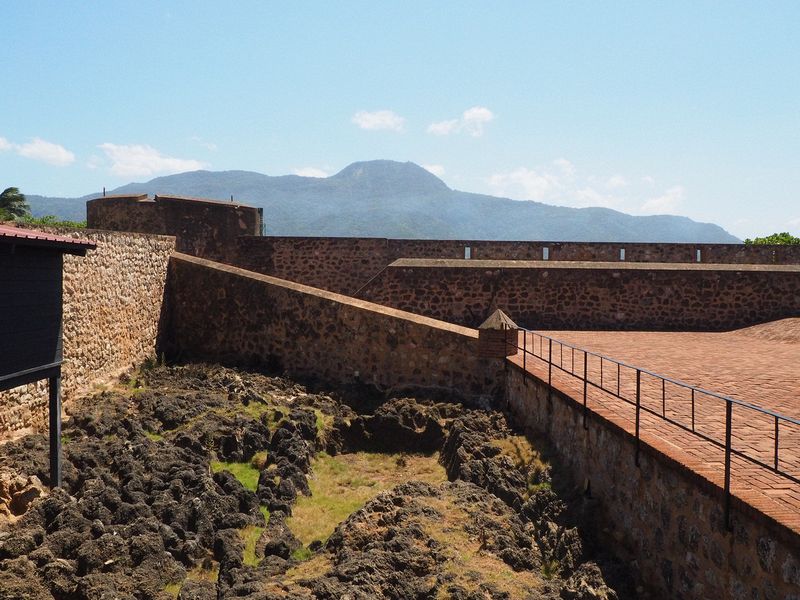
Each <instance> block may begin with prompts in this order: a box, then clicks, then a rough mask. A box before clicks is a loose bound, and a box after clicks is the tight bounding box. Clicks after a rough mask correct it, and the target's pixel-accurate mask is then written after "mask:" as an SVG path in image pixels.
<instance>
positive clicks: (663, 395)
mask: <svg viewBox="0 0 800 600" xmlns="http://www.w3.org/2000/svg"><path fill="white" fill-rule="evenodd" d="M661 416H662V418H664V419H666V418H667V380H666V379H664V378H663V377H662V378H661Z"/></svg>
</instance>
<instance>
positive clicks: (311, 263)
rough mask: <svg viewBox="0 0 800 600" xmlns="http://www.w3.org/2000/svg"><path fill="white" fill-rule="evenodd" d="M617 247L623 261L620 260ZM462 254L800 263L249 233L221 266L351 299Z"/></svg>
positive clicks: (774, 256)
mask: <svg viewBox="0 0 800 600" xmlns="http://www.w3.org/2000/svg"><path fill="white" fill-rule="evenodd" d="M622 250H624V260H620V256H621V253H620V251H622ZM698 251H699V260H698ZM466 254H468V255H469V258H470V259H473V260H476V259H477V260H543V259H545V258H546V259H547V260H551V261H593V262H594V261H601V262H625V263H631V262H645V263H698V262H699V263H701V264H776V265H790V264H795V265H796V264H800V246H745V245H743V244H655V243H652V244H645V243H617V242H525V241H519V242H503V241H484V240H477V241H476V240H410V239H409V240H403V239H386V238H330V237H328V238H325V237H254V236H245V237H240V238H238V239H237V240H236V244H235V246H233V247H232V248H231V252H230V253H229V254H228V256H227V257H226V262H229V263H230V264H234V265H237V266H240V267H243V268H246V269H249V270H252V271H257V272H259V273H264V274H266V275H273V276H275V277H280V278H282V279H289V280H290V281H297V282H300V283H305V284H306V285H312V286H315V287H320V288H323V289H326V290H330V291H334V292H339V293H343V294H354V293H356V292H357V291H358V290H359V289H361V288H362V286H364V285H365V284H367V282H369V281H370V279H371V278H372V277H374V276H375V275H377V274H378V273H379V272H380V271H381V270H382V269H383V268H385V267H387V266H388V265H389V264H390V263H392V262H394V261H395V260H398V259H401V258H430V259H464V258H465V255H466ZM211 258H213V257H211Z"/></svg>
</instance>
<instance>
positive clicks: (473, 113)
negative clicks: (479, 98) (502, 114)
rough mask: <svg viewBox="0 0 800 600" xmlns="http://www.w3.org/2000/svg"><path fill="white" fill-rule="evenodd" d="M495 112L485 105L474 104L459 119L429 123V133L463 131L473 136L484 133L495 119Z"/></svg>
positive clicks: (448, 133)
mask: <svg viewBox="0 0 800 600" xmlns="http://www.w3.org/2000/svg"><path fill="white" fill-rule="evenodd" d="M494 119H495V115H494V113H493V112H492V111H491V110H489V109H488V108H486V107H485V106H473V107H472V108H468V109H467V110H465V111H464V112H463V113H462V114H461V118H459V119H447V120H446V121H438V122H437V123H431V124H430V125H428V133H432V134H433V135H450V134H452V133H461V132H462V131H463V132H465V133H467V134H469V135H471V136H472V137H480V136H482V135H483V132H484V128H485V127H486V125H487V124H488V123H490V122H491V121H494Z"/></svg>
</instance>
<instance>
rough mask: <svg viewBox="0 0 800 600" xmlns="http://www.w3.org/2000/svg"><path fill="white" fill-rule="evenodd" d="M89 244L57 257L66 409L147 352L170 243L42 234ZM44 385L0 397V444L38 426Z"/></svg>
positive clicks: (151, 348)
mask: <svg viewBox="0 0 800 600" xmlns="http://www.w3.org/2000/svg"><path fill="white" fill-rule="evenodd" d="M48 231H51V232H55V233H58V234H59V235H66V236H69V237H74V238H80V239H87V240H90V241H92V242H94V243H96V244H97V249H96V250H89V251H88V252H87V254H86V256H84V257H81V256H72V255H65V256H64V282H63V302H64V318H63V331H64V334H63V335H64V362H63V365H62V377H63V379H62V392H63V397H64V401H65V403H66V404H67V408H68V404H69V401H70V400H71V399H72V398H75V397H76V396H77V395H79V394H81V393H82V392H85V391H86V390H88V389H90V388H91V386H92V385H94V384H97V383H101V382H105V381H108V380H110V379H112V378H114V377H116V376H118V375H120V374H121V373H123V372H125V371H127V370H130V369H131V368H132V367H133V366H135V365H137V364H139V363H141V362H142V361H143V360H144V359H145V358H147V357H150V356H153V355H154V353H155V346H156V337H157V334H158V327H159V320H160V318H161V312H162V302H163V298H164V284H165V280H166V273H167V264H168V261H169V255H170V254H171V252H172V251H173V249H174V246H175V238H173V237H167V236H155V235H142V234H136V233H114V232H108V231H91V230H81V229H78V230H74V229H70V230H65V229H52V228H50V229H48ZM46 416H47V386H46V384H45V383H44V382H40V383H37V384H31V385H28V386H22V387H20V388H16V389H12V390H9V391H7V392H0V439H1V438H2V437H7V436H9V435H11V434H13V433H14V432H18V431H20V430H23V429H25V428H28V427H31V426H36V425H39V424H41V423H43V422H44V420H45V419H46Z"/></svg>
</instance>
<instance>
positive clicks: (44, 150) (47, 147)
mask: <svg viewBox="0 0 800 600" xmlns="http://www.w3.org/2000/svg"><path fill="white" fill-rule="evenodd" d="M4 142H5V144H6V145H7V146H8V148H9V149H10V148H13V149H14V150H16V152H17V154H19V155H20V156H24V157H25V158H30V159H32V160H39V161H42V162H45V163H47V164H50V165H55V166H57V167H65V166H67V165H69V164H72V163H73V162H75V155H74V154H73V153H72V152H70V151H69V150H67V149H66V148H64V146H61V145H59V144H54V143H53V142H48V141H47V140H43V139H42V138H38V137H37V138H33V139H32V140H31V141H30V142H28V143H27V144H10V143H9V142H8V140H4Z"/></svg>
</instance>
